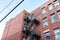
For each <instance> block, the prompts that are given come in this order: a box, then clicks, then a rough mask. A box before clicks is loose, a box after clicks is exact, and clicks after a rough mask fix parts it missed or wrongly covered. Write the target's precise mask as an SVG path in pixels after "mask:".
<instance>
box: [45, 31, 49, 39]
mask: <svg viewBox="0 0 60 40" xmlns="http://www.w3.org/2000/svg"><path fill="white" fill-rule="evenodd" d="M45 40H50V32H46V33H45Z"/></svg>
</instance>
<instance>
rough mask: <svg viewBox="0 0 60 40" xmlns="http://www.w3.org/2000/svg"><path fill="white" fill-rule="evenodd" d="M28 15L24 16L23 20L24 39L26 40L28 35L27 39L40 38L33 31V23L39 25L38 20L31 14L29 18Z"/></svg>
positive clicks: (37, 39)
mask: <svg viewBox="0 0 60 40" xmlns="http://www.w3.org/2000/svg"><path fill="white" fill-rule="evenodd" d="M29 17H30V16H28V15H26V16H25V17H24V21H25V22H26V23H27V24H26V25H24V28H23V33H24V36H23V38H24V39H25V40H27V38H28V36H30V39H29V40H34V39H36V40H39V39H40V35H38V34H37V33H35V31H34V26H33V25H34V24H36V25H39V24H40V22H39V21H38V20H37V19H35V18H34V16H31V19H30V18H29Z"/></svg>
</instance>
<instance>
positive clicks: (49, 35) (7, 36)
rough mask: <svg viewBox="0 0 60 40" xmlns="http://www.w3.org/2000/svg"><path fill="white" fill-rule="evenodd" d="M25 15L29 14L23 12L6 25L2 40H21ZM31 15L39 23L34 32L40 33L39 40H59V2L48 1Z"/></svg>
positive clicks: (57, 0) (58, 0) (59, 0)
mask: <svg viewBox="0 0 60 40" xmlns="http://www.w3.org/2000/svg"><path fill="white" fill-rule="evenodd" d="M25 14H29V13H28V12H27V11H25V10H23V11H22V12H21V13H20V14H19V15H17V16H16V17H15V18H13V19H11V20H10V21H8V22H7V23H6V27H5V30H4V33H3V36H2V40H22V38H23V32H22V28H23V26H24V23H25V22H24V16H25ZM31 14H34V15H35V16H36V18H37V20H39V21H40V25H38V27H35V29H34V30H35V31H36V32H37V33H38V32H39V33H40V36H41V40H60V25H59V24H60V0H49V1H48V2H46V3H45V4H43V5H41V6H40V7H38V8H37V9H35V10H34V11H32V12H31ZM31 14H29V15H31Z"/></svg>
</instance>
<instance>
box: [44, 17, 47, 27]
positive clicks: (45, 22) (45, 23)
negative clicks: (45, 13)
mask: <svg viewBox="0 0 60 40" xmlns="http://www.w3.org/2000/svg"><path fill="white" fill-rule="evenodd" d="M47 25H48V23H47V18H43V26H44V27H46V26H47Z"/></svg>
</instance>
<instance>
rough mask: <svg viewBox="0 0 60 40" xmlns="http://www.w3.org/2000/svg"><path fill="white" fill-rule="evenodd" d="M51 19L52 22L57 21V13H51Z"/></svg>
mask: <svg viewBox="0 0 60 40" xmlns="http://www.w3.org/2000/svg"><path fill="white" fill-rule="evenodd" d="M51 20H52V23H54V22H56V17H55V14H51Z"/></svg>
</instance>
